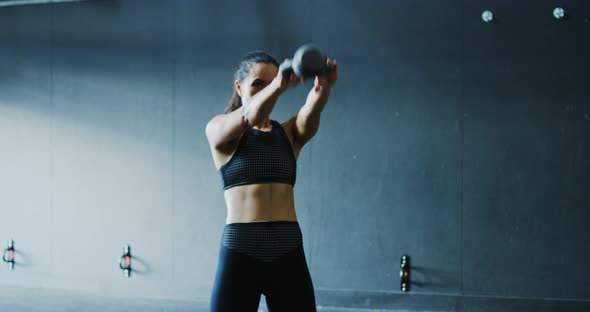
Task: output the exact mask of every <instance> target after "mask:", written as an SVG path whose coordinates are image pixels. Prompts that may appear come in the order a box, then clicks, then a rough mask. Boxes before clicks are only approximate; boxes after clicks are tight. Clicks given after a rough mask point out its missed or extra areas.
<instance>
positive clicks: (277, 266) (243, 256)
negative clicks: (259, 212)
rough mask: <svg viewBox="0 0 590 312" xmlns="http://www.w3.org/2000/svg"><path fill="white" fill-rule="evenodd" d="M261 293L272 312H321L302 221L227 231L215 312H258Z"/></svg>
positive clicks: (215, 289) (229, 227)
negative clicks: (317, 308)
mask: <svg viewBox="0 0 590 312" xmlns="http://www.w3.org/2000/svg"><path fill="white" fill-rule="evenodd" d="M261 294H264V296H265V298H266V304H267V305H268V310H269V312H287V311H298V312H315V311H316V307H315V296H314V291H313V284H312V281H311V277H310V274H309V270H308V268H307V262H306V260H305V254H304V252H303V244H302V239H301V232H300V229H299V224H298V223H297V222H293V221H273V222H255V223H233V224H228V225H226V226H225V229H224V236H223V239H222V243H221V250H220V253H219V264H218V266H217V273H216V276H215V284H214V286H213V294H212V296H211V310H210V311H211V312H228V311H231V312H256V311H257V310H258V304H259V302H260V295H261Z"/></svg>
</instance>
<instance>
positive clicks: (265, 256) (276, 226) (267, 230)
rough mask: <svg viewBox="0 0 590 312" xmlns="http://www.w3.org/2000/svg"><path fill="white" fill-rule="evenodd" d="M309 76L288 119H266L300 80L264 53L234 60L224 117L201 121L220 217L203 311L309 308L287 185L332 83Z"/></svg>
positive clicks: (330, 77)
mask: <svg viewBox="0 0 590 312" xmlns="http://www.w3.org/2000/svg"><path fill="white" fill-rule="evenodd" d="M327 63H328V64H329V65H331V66H333V68H334V69H333V70H332V71H331V72H330V73H328V74H325V75H322V76H317V77H315V83H314V86H313V88H312V89H311V91H310V92H309V95H308V96H307V101H306V102H305V104H304V105H303V106H302V107H301V109H300V110H299V112H298V113H297V115H296V116H293V117H292V118H290V119H289V120H288V121H286V122H284V123H282V124H280V123H278V122H276V121H274V120H272V119H270V114H271V112H272V110H273V108H274V107H275V104H276V103H277V100H278V99H279V97H280V96H281V94H283V92H285V91H286V90H287V89H289V88H290V87H293V86H295V85H297V84H299V83H300V82H302V81H303V79H301V78H300V77H296V76H295V75H294V74H291V75H290V76H289V77H285V76H283V75H282V74H280V73H279V64H278V63H277V61H276V60H274V59H273V58H272V57H271V56H270V55H268V54H266V53H264V52H252V53H249V54H247V55H246V56H245V57H244V58H242V60H241V62H240V65H239V67H238V70H237V71H236V73H235V82H234V84H235V86H234V93H233V96H232V99H231V102H230V105H229V107H228V108H227V110H226V112H225V114H221V115H218V116H215V117H214V118H213V119H211V120H210V121H209V123H207V127H206V134H207V139H208V141H209V145H210V147H211V152H212V154H213V161H214V163H215V166H216V168H217V169H218V170H219V172H220V174H221V178H222V181H223V187H224V197H225V202H226V205H227V212H228V213H227V220H226V225H225V228H224V232H223V237H222V240H221V247H220V248H221V250H220V255H219V263H218V266H217V274H216V277H215V284H214V287H213V294H212V297H211V311H213V312H219V311H232V312H236V311H240V312H242V311H243V312H249V311H257V310H258V304H259V301H260V295H261V294H264V296H265V297H266V302H267V305H268V309H269V311H271V312H277V311H278V312H282V311H298V312H306V311H316V308H315V298H314V291H313V284H312V281H311V277H310V274H309V270H308V267H307V263H306V260H305V255H304V252H303V243H302V236H301V230H300V228H299V224H298V223H297V216H296V214H295V204H294V196H293V187H294V185H295V176H296V169H297V166H296V160H297V157H298V156H299V152H300V151H301V148H302V147H303V146H304V145H305V143H307V142H308V141H309V140H310V139H311V138H312V137H313V136H314V135H315V134H316V132H317V131H318V128H319V125H320V114H321V112H322V110H323V109H324V106H325V105H326V103H327V101H328V97H329V96H330V90H331V88H332V86H333V85H334V83H335V82H336V80H337V79H338V69H337V65H336V62H335V61H334V62H332V61H330V60H329V59H328V60H327Z"/></svg>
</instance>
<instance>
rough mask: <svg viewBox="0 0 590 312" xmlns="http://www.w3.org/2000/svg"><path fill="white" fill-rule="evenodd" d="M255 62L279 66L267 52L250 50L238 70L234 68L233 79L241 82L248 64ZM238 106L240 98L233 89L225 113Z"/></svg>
mask: <svg viewBox="0 0 590 312" xmlns="http://www.w3.org/2000/svg"><path fill="white" fill-rule="evenodd" d="M256 63H266V64H273V65H275V66H276V67H277V68H278V67H279V63H278V62H277V61H276V60H275V59H274V58H273V57H272V56H270V55H269V54H268V53H266V52H262V51H255V52H250V53H248V54H246V56H244V57H243V58H242V60H241V61H240V65H239V66H238V70H236V72H235V74H234V80H237V81H239V82H240V83H242V82H243V81H244V79H245V78H246V76H248V74H249V73H250V66H252V65H253V64H256ZM234 88H235V87H234ZM240 107H242V98H241V97H240V96H239V95H238V92H237V91H236V90H235V89H234V93H233V94H232V97H231V100H230V101H229V105H228V106H227V108H226V109H225V113H226V114H228V113H231V112H233V111H235V110H236V109H238V108H240Z"/></svg>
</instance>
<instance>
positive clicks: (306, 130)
mask: <svg viewBox="0 0 590 312" xmlns="http://www.w3.org/2000/svg"><path fill="white" fill-rule="evenodd" d="M326 62H327V64H328V65H329V66H332V70H331V71H330V72H328V73H326V74H324V75H321V76H316V78H315V82H314V85H313V88H312V89H311V90H310V91H309V94H308V95H307V100H306V101H305V104H304V105H303V106H302V107H301V109H300V110H299V112H298V113H297V115H296V116H295V117H294V118H295V122H294V124H293V139H294V141H296V142H297V143H298V145H299V146H303V145H304V144H305V143H307V142H308V141H309V140H311V138H313V136H314V135H315V134H316V133H317V131H318V129H319V128H320V115H321V113H322V111H323V110H324V107H325V106H326V103H328V98H329V97H330V92H331V91H332V87H333V86H334V84H335V83H336V80H338V64H336V61H335V60H334V61H330V59H328V60H327V61H326Z"/></svg>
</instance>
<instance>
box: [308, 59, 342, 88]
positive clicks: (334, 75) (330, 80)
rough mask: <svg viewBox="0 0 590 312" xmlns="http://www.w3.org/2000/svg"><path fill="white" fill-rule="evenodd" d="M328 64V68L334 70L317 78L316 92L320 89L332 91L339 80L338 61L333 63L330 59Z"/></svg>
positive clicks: (327, 61)
mask: <svg viewBox="0 0 590 312" xmlns="http://www.w3.org/2000/svg"><path fill="white" fill-rule="evenodd" d="M326 64H327V66H331V67H332V70H331V71H329V72H326V73H324V74H322V75H319V76H316V77H315V83H314V89H315V90H316V91H319V89H320V87H321V88H322V89H324V88H328V89H330V88H332V86H334V84H335V83H336V80H338V64H337V63H336V60H333V61H332V60H330V59H329V58H328V59H327V60H326Z"/></svg>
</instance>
